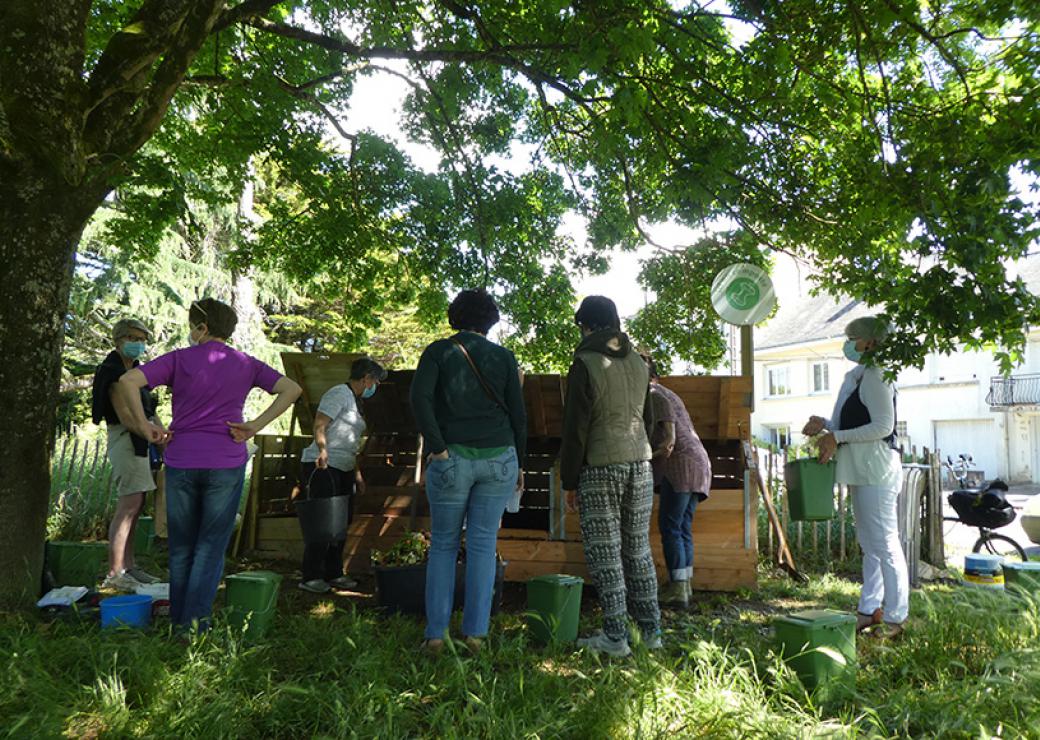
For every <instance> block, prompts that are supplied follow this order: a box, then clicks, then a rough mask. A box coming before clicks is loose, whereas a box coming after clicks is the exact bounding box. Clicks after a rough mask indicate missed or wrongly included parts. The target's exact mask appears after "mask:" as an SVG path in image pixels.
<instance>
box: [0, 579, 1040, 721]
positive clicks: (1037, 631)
mask: <svg viewBox="0 0 1040 740" xmlns="http://www.w3.org/2000/svg"><path fill="white" fill-rule="evenodd" d="M286 585H291V583H289V582H287V583H286ZM856 590H857V585H856V584H855V583H853V582H851V581H848V580H844V579H841V578H837V577H834V576H822V577H818V578H815V579H814V580H813V582H812V583H811V584H810V585H808V586H805V587H799V586H796V585H794V584H792V583H791V582H789V581H787V580H780V579H777V578H771V577H764V578H763V580H762V586H761V588H760V589H759V590H758V591H757V592H755V593H754V594H750V593H744V594H736V595H722V594H719V595H707V596H704V595H701V596H699V598H698V600H697V604H696V606H695V607H694V608H693V609H692V610H691V611H689V612H687V613H683V614H679V613H677V612H672V611H669V612H667V620H666V649H665V650H664V651H663V652H661V653H648V652H646V651H645V650H643V649H638V650H637V651H636V652H635V654H634V656H633V657H632V658H630V659H626V660H620V661H613V662H611V661H606V660H600V659H597V658H596V657H594V656H589V655H584V654H581V653H577V652H572V651H570V650H554V651H549V652H543V651H542V650H540V649H538V648H536V647H533V646H532V645H531V644H529V642H528V639H527V633H526V630H525V628H524V626H523V618H522V615H519V614H504V615H502V616H500V617H497V618H496V620H495V622H494V626H493V638H492V639H491V641H490V644H489V646H488V649H486V650H485V651H484V653H482V654H481V655H480V656H478V657H468V656H464V655H462V654H445V655H442V656H440V657H438V658H428V657H425V656H422V655H420V654H418V653H417V651H416V648H417V646H418V644H419V642H420V639H421V634H422V632H421V624H420V623H419V622H418V621H417V620H413V619H408V618H403V617H394V618H385V617H382V616H380V614H379V613H378V612H377V611H375V610H373V609H369V608H366V607H363V606H361V607H359V606H357V605H356V604H353V603H350V602H347V601H337V600H336V599H335V598H323V597H322V598H316V599H309V598H305V597H304V595H302V594H300V593H299V592H297V591H295V590H288V591H286V592H285V593H284V594H283V598H282V600H281V604H280V615H279V618H278V620H277V622H276V624H275V627H274V633H273V634H271V635H270V636H269V638H268V639H267V640H266V641H265V642H264V643H262V644H259V645H256V646H244V645H242V644H240V643H239V642H238V641H236V640H235V639H234V638H232V637H231V636H229V635H228V634H227V633H226V631H223V630H220V629H217V630H214V631H213V632H212V633H210V634H209V635H207V636H205V637H204V638H201V639H198V640H197V641H196V642H195V643H193V644H190V645H184V644H180V643H178V642H176V641H175V640H172V639H170V637H169V636H168V634H166V633H165V632H164V631H162V630H156V631H154V632H152V633H148V634H142V633H136V632H129V631H116V632H101V631H99V630H98V629H97V628H96V627H95V626H92V625H83V624H74V623H64V622H60V623H59V622H55V623H43V622H39V621H37V620H35V619H32V618H27V617H24V616H12V615H7V616H2V617H0V660H2V661H5V662H6V665H4V666H2V667H0V718H2V719H0V732H4V731H6V732H8V733H9V734H10V736H14V737H54V736H60V735H62V734H66V735H69V736H75V737H82V736H86V737H94V736H102V737H206V738H211V737H249V738H255V737H292V738H297V737H314V736H317V737H351V736H357V737H392V738H398V737H502V738H535V737H541V738H558V737H565V738H566V737H574V738H592V737H633V738H635V737H639V738H655V737H662V738H664V737H804V736H817V735H827V736H833V737H851V736H889V737H904V736H922V735H928V736H935V735H941V736H951V737H957V736H962V737H969V736H971V737H984V736H990V735H1000V736H1004V737H1029V736H1032V737H1040V603H1038V602H1037V601H1031V600H1021V599H1015V598H1012V597H1009V596H1006V595H1004V594H990V593H986V592H981V591H974V590H966V589H963V588H960V587H949V586H930V587H928V588H927V589H925V590H924V591H921V592H915V593H914V596H913V604H912V616H911V623H910V625H911V626H910V631H909V633H908V634H907V636H906V637H905V638H904V639H903V640H902V641H900V642H896V643H890V644H886V643H881V642H878V641H876V640H874V641H871V640H867V639H862V638H861V640H860V646H859V658H860V668H859V671H858V674H857V681H856V687H855V690H854V691H846V692H845V693H844V694H841V695H833V696H831V697H829V698H827V700H826V701H814V700H813V699H811V698H810V697H808V696H806V695H805V693H804V691H803V690H802V689H801V687H800V684H799V683H798V681H797V679H796V678H794V677H793V676H792V674H791V673H790V672H789V671H788V670H786V669H785V668H784V666H783V665H782V664H780V663H779V662H778V660H777V659H776V657H775V655H774V654H773V652H772V642H771V635H770V630H769V624H770V621H771V619H772V617H773V616H775V615H777V614H782V613H785V612H786V611H790V610H796V609H800V608H807V607H823V606H827V607H833V608H837V609H844V610H850V611H851V610H852V609H853V608H854V607H855V597H856ZM589 619H594V616H590V617H589Z"/></svg>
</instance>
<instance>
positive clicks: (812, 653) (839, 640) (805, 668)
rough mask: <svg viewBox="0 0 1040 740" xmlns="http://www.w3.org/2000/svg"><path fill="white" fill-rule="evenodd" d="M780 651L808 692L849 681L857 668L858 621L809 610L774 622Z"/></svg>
mask: <svg viewBox="0 0 1040 740" xmlns="http://www.w3.org/2000/svg"><path fill="white" fill-rule="evenodd" d="M773 628H774V629H775V630H776V641H777V648H778V649H779V650H780V654H781V655H782V656H783V657H784V661H785V662H786V663H787V664H788V665H790V666H791V667H792V668H793V669H794V670H795V672H796V673H797V674H798V677H799V678H800V679H801V680H802V683H803V684H805V687H806V688H807V689H809V690H810V691H811V690H814V689H816V688H817V687H819V686H822V685H824V684H826V683H829V682H830V681H832V680H834V679H837V678H846V679H847V678H849V677H851V676H852V675H853V674H854V672H855V666H856V617H855V616H853V615H851V614H844V613H842V612H836V611H832V610H830V609H810V610H808V611H804V612H795V613H793V614H789V615H788V616H786V617H780V618H778V619H777V620H775V621H774V622H773Z"/></svg>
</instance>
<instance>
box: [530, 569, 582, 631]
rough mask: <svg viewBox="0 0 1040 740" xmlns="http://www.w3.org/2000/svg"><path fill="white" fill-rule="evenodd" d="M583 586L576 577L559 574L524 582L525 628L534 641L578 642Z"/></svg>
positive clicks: (537, 577)
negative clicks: (525, 590)
mask: <svg viewBox="0 0 1040 740" xmlns="http://www.w3.org/2000/svg"><path fill="white" fill-rule="evenodd" d="M583 584H584V581H583V580H582V579H581V578H578V577H577V576H567V575H562V574H552V575H545V576H536V577H535V578H532V579H531V580H529V581H528V582H527V626H528V628H529V629H530V630H531V634H532V635H533V636H534V638H535V639H536V640H538V641H539V642H541V643H544V644H549V643H551V642H574V641H575V640H576V639H578V618H579V617H580V616H581V589H582V585H583Z"/></svg>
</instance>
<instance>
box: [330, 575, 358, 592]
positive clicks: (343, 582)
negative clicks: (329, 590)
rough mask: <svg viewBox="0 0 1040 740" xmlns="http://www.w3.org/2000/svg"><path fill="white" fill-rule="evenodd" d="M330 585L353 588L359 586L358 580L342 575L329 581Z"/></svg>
mask: <svg viewBox="0 0 1040 740" xmlns="http://www.w3.org/2000/svg"><path fill="white" fill-rule="evenodd" d="M329 585H330V586H332V587H333V588H342V589H351V588H357V581H355V580H354V579H353V578H350V577H349V576H340V577H339V578H333V579H332V580H331V581H329Z"/></svg>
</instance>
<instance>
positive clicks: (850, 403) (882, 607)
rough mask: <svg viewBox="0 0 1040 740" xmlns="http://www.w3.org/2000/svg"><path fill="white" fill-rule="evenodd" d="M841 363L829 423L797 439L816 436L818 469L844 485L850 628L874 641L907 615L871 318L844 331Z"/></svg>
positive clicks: (889, 404)
mask: <svg viewBox="0 0 1040 740" xmlns="http://www.w3.org/2000/svg"><path fill="white" fill-rule="evenodd" d="M845 335H846V336H847V337H848V340H847V341H846V342H845V345H844V353H845V356H846V357H847V358H848V359H849V360H851V361H852V362H854V363H856V366H855V367H854V368H852V370H850V371H849V372H848V373H847V374H846V375H845V380H844V382H843V383H842V385H841V389H840V390H839V391H838V398H837V401H836V403H835V404H834V411H833V413H832V414H831V418H830V419H824V418H822V417H819V416H813V417H811V418H810V419H809V422H808V423H807V424H806V425H805V428H804V429H803V430H802V434H805V435H810V436H812V435H816V434H820V433H821V432H824V434H823V435H822V436H820V437H819V446H820V462H827V461H828V460H830V459H831V458H832V457H834V458H835V459H836V461H837V471H836V480H837V482H838V483H844V484H847V485H848V487H849V492H850V494H851V495H852V509H853V513H854V515H855V518H856V537H857V539H858V540H859V544H860V547H861V548H862V550H863V590H862V592H861V593H860V600H859V614H858V621H857V628H858V629H859V630H860V631H863V630H866V629H870V628H872V627H873V626H874V625H882V626H881V628H880V629H879V630H878V632H879V633H880V634H881V635H885V636H888V637H895V636H897V635H899V634H900V633H901V632H902V631H903V623H904V622H905V621H906V618H907V614H908V612H909V608H910V580H909V577H908V575H907V567H906V558H905V557H904V555H903V548H902V546H901V544H900V542H899V524H898V519H897V515H896V502H897V500H898V498H899V491H900V489H901V488H902V485H903V468H902V463H901V462H900V459H899V454H898V453H897V452H896V450H895V448H894V444H893V443H894V440H895V427H896V407H895V389H894V388H893V386H892V384H891V383H888V382H886V380H885V378H884V374H883V371H882V370H881V368H879V367H877V366H876V365H874V364H873V363H871V362H870V359H871V355H872V353H873V352H874V351H875V350H876V349H877V348H878V346H880V344H881V343H882V342H884V340H885V338H886V337H887V336H888V326H887V325H886V324H885V322H884V321H882V320H881V319H880V318H878V317H877V316H864V317H861V318H858V319H855V320H853V321H851V322H850V323H849V325H848V326H846V327H845Z"/></svg>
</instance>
